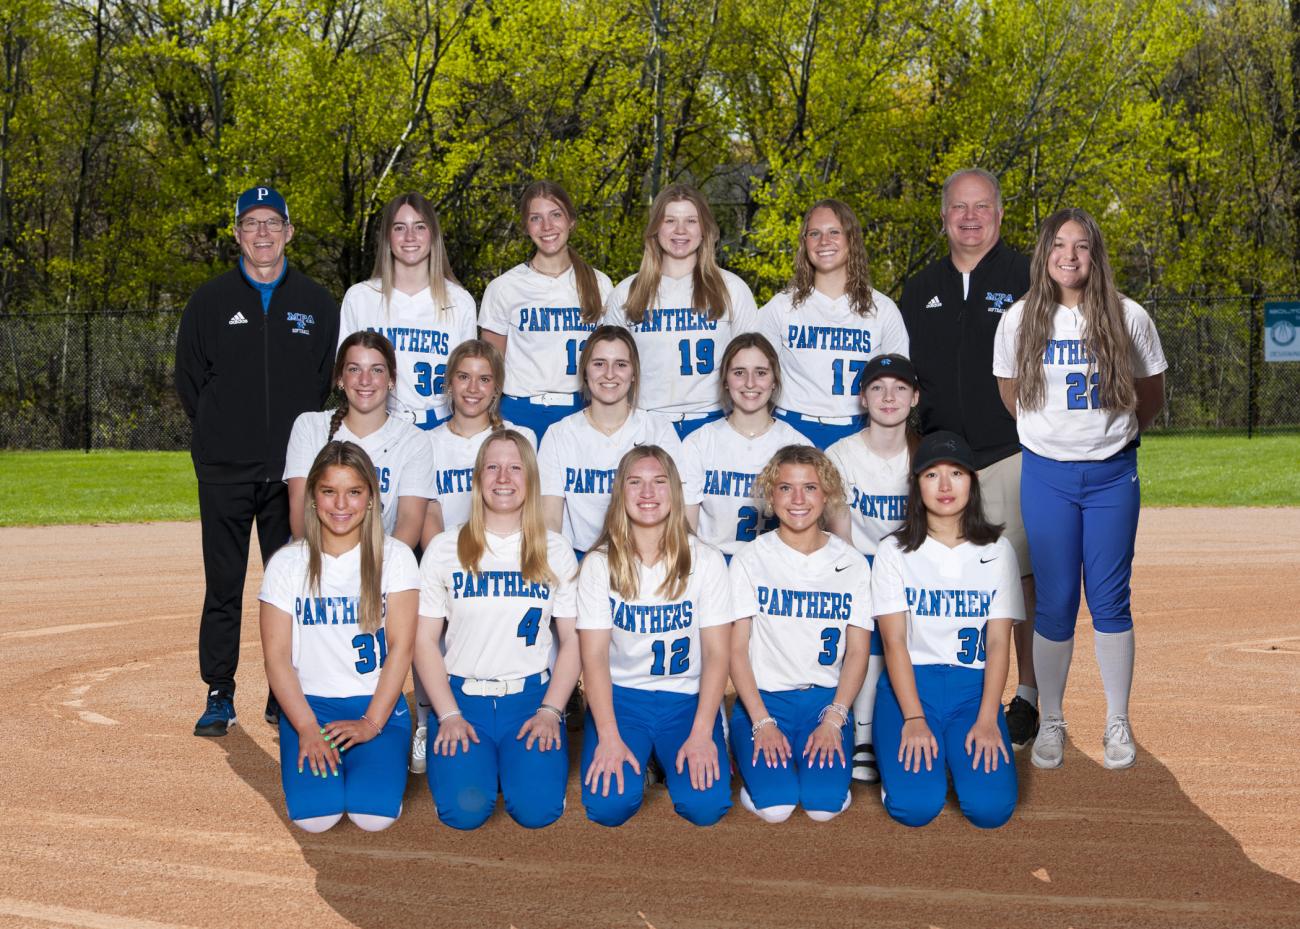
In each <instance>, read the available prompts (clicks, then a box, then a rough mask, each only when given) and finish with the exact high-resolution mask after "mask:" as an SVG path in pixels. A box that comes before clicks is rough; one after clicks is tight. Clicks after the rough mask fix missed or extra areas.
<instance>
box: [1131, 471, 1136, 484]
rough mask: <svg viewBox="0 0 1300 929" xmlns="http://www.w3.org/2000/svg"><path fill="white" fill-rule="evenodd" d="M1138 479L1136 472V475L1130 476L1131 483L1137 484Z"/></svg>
mask: <svg viewBox="0 0 1300 929" xmlns="http://www.w3.org/2000/svg"><path fill="white" fill-rule="evenodd" d="M1137 479H1138V476H1137V474H1136V473H1134V475H1133V476H1132V477H1131V478H1129V483H1130V484H1136V483H1137Z"/></svg>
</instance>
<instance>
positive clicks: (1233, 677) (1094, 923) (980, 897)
mask: <svg viewBox="0 0 1300 929" xmlns="http://www.w3.org/2000/svg"><path fill="white" fill-rule="evenodd" d="M260 576H261V572H260V569H258V568H257V567H256V566H253V569H252V570H250V576H249V583H248V587H247V596H246V611H245V620H244V642H243V649H242V661H241V667H240V674H239V680H240V688H239V692H238V694H237V697H236V706H237V709H238V713H239V725H238V726H237V727H236V728H235V729H233V730H232V732H231V734H230V735H228V736H226V737H225V738H222V739H198V738H195V737H194V736H193V735H192V734H191V731H192V728H193V725H194V720H195V719H196V718H197V716H198V714H199V712H200V710H201V709H202V705H203V698H204V689H203V685H202V683H201V681H200V680H199V677H198V668H197V652H196V641H197V628H198V620H197V617H198V611H199V606H200V603H201V600H202V593H203V584H202V570H201V560H200V555H199V527H198V524H197V523H170V524H167V523H164V524H153V525H128V526H85V527H55V528H39V529H4V530H0V578H2V579H3V585H4V589H5V590H8V591H9V593H8V594H7V595H6V598H5V599H4V601H3V602H0V757H3V759H4V762H3V769H2V770H3V781H4V811H3V816H2V818H0V849H2V850H3V864H2V865H0V927H18V926H22V927H48V926H68V927H87V929H171V927H201V929H207V927H212V929H216V927H251V929H269V927H312V929H330V927H336V926H355V927H363V929H381V927H382V929H406V927H424V926H430V927H451V929H455V927H467V929H475V927H494V929H508V927H515V929H585V927H602V929H603V927H627V929H646V927H652V929H688V927H689V929H696V927H698V929H715V927H716V929H722V927H734V929H760V927H790V929H813V927H828V929H844V927H859V926H861V927H868V926H871V927H877V926H879V927H891V926H907V927H921V929H925V927H941V929H962V927H998V929H1005V927H1020V926H1024V927H1061V929H1065V927H1074V929H1085V927H1111V926H1134V927H1143V929H1156V927H1170V929H1175V927H1176V929H1191V927H1207V929H1208V927H1215V929H1219V927H1268V929H1283V927H1292V926H1300V884H1298V883H1297V881H1300V773H1298V772H1300V712H1298V711H1297V695H1300V620H1298V619H1297V616H1298V614H1297V603H1298V602H1300V512H1298V511H1296V510H1281V509H1278V510H1262V509H1261V510H1246V509H1242V510H1221V509H1216V510H1210V509H1204V510H1201V509H1169V510H1155V509H1152V510H1148V511H1146V512H1144V513H1143V514H1142V525H1141V529H1140V531H1139V535H1138V554H1137V561H1136V570H1135V580H1134V589H1135V594H1134V606H1135V615H1136V617H1137V675H1136V683H1135V686H1134V700H1133V723H1134V731H1135V734H1136V737H1137V740H1138V742H1139V744H1140V750H1139V754H1138V763H1137V765H1136V766H1135V767H1134V768H1132V769H1130V770H1127V771H1107V770H1105V769H1104V768H1103V767H1102V766H1101V763H1100V759H1101V730H1102V724H1103V715H1104V712H1105V707H1104V700H1103V698H1102V693H1101V686H1100V683H1099V681H1098V678H1097V672H1096V662H1095V659H1094V658H1093V654H1092V641H1091V640H1092V634H1091V631H1090V627H1089V626H1088V624H1087V621H1086V619H1081V621H1080V627H1079V628H1080V631H1079V638H1078V644H1077V647H1076V650H1075V661H1074V668H1073V674H1072V676H1071V679H1070V686H1069V690H1068V693H1067V697H1066V711H1067V714H1066V715H1067V718H1068V720H1069V723H1070V730H1069V731H1070V744H1069V746H1068V748H1067V753H1066V762H1065V766H1064V768H1062V769H1060V770H1057V771H1038V770H1036V769H1034V768H1033V767H1032V766H1031V765H1030V764H1029V759H1028V757H1027V753H1024V755H1022V756H1021V757H1020V758H1019V759H1018V769H1019V773H1020V778H1021V782H1020V783H1021V794H1020V796H1021V800H1020V806H1019V808H1018V810H1017V812H1016V814H1015V816H1014V818H1013V819H1012V820H1011V822H1010V823H1009V824H1008V825H1007V826H1006V827H1004V828H1003V829H1000V830H998V831H995V832H981V831H979V830H977V829H975V828H973V827H971V826H970V825H969V824H968V823H967V822H966V821H965V820H964V819H963V818H962V816H961V815H960V812H959V811H958V810H957V809H956V807H955V806H954V805H953V804H952V803H950V805H949V806H948V808H947V809H946V810H945V811H944V812H943V814H942V815H941V816H940V817H939V819H938V820H936V821H935V822H934V823H933V824H931V825H930V826H928V827H926V828H924V829H919V830H913V829H908V828H906V827H903V826H900V825H897V824H895V823H893V822H892V821H891V820H889V818H888V817H887V816H886V815H885V813H884V812H883V810H882V808H881V804H880V797H879V791H878V790H871V789H864V788H861V787H855V788H854V792H853V805H852V807H851V808H850V809H849V810H848V811H847V812H845V813H844V814H843V815H842V816H841V817H839V818H838V819H837V820H835V821H833V822H831V823H829V824H817V823H813V822H811V821H809V820H808V819H807V818H805V817H803V816H802V815H801V814H798V813H796V814H795V816H794V817H793V818H792V819H791V820H790V821H789V822H787V823H784V824H781V825H766V824H764V823H762V822H759V821H758V820H757V819H756V818H755V817H753V816H751V815H749V814H747V813H745V812H744V811H742V810H740V809H739V808H738V807H737V808H735V809H733V811H732V812H731V813H730V814H729V815H728V816H727V817H726V818H725V819H724V820H723V821H722V822H721V823H719V824H718V825H717V826H714V827H712V828H709V829H698V828H695V827H693V826H690V825H688V824H686V823H685V822H684V821H682V820H680V819H678V818H677V817H676V816H675V815H674V814H673V812H672V807H671V804H670V803H669V800H668V796H667V794H666V792H665V791H664V790H663V789H662V788H653V789H652V790H651V791H650V794H649V797H648V800H647V803H646V806H645V807H644V808H643V809H642V811H641V812H640V813H639V814H638V815H637V816H636V817H635V818H634V819H633V820H632V821H631V822H629V823H628V824H627V825H625V826H623V827H622V828H619V829H614V830H610V829H604V828H602V827H599V826H596V825H594V824H592V823H589V822H588V821H587V820H586V819H585V817H584V816H583V812H582V806H581V803H580V802H579V794H578V789H577V787H578V780H577V775H576V769H575V770H574V771H573V772H571V775H570V789H569V798H568V811H567V812H566V814H565V816H564V817H563V818H562V819H561V820H560V821H559V822H558V823H556V824H555V825H554V826H552V827H550V828H548V829H545V830H541V831H538V832H529V831H526V830H524V829H521V828H519V827H518V826H516V825H515V824H514V823H513V822H511V821H510V820H509V818H508V817H506V816H505V814H504V813H503V812H500V811H498V813H497V814H496V815H495V816H494V817H493V819H492V820H491V821H489V823H488V824H487V825H486V826H485V827H484V828H482V829H480V830H478V831H477V832H473V833H459V832H455V831H453V830H451V829H448V828H446V827H444V826H441V825H439V823H438V821H437V816H436V814H435V812H434V809H433V804H432V802H431V800H430V798H429V794H428V789H427V786H426V784H425V783H424V781H423V779H422V778H415V777H412V778H411V781H410V783H409V785H408V788H407V794H406V806H405V810H404V812H403V814H402V817H401V819H400V820H399V822H398V823H397V824H396V825H395V826H394V827H393V828H392V829H390V830H389V831H387V832H385V833H380V834H376V835H371V834H366V833H363V832H361V831H360V830H358V829H357V828H355V827H353V826H352V825H351V824H349V823H347V822H344V823H343V824H341V825H340V826H338V827H336V828H335V829H334V830H332V831H331V832H328V833H325V834H323V835H319V836H313V835H307V834H305V833H302V832H300V831H297V830H295V829H294V828H293V827H291V826H290V825H289V823H288V822H287V821H286V819H285V813H284V803H283V797H282V795H281V792H280V784H279V772H278V760H277V744H276V743H277V736H276V731H275V730H274V729H273V728H272V727H270V726H268V725H266V723H264V722H263V721H262V718H261V709H262V703H263V701H264V700H265V698H266V684H265V676H264V674H263V671H262V667H261V653H260V648H259V644H258V636H257V612H256V609H255V602H256V593H257V587H258V583H259V581H260ZM1013 676H1014V675H1013Z"/></svg>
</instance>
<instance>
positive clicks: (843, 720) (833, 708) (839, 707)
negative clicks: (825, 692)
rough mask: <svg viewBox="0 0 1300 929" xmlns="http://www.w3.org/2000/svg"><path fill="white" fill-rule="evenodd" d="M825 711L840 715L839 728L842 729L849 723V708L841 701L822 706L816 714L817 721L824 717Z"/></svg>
mask: <svg viewBox="0 0 1300 929" xmlns="http://www.w3.org/2000/svg"><path fill="white" fill-rule="evenodd" d="M827 713H838V714H839V715H840V728H841V729H843V728H844V727H845V726H847V725H848V724H849V708H848V707H847V706H845V705H844V704H843V703H828V704H826V706H824V707H822V711H821V712H820V713H818V714H817V722H821V721H822V720H823V719H825V718H826V714H827Z"/></svg>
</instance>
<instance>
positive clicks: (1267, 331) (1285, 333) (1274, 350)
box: [1264, 303, 1300, 361]
mask: <svg viewBox="0 0 1300 929" xmlns="http://www.w3.org/2000/svg"><path fill="white" fill-rule="evenodd" d="M1264 360H1265V361H1300V303H1265V304H1264Z"/></svg>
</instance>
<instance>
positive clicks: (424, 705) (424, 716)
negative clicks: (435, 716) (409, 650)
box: [411, 668, 433, 727]
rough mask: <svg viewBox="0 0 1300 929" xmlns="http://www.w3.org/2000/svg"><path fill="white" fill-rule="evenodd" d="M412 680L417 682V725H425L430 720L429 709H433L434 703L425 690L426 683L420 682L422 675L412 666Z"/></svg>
mask: <svg viewBox="0 0 1300 929" xmlns="http://www.w3.org/2000/svg"><path fill="white" fill-rule="evenodd" d="M411 681H412V683H414V684H415V725H416V726H417V727H418V726H424V725H427V724H428V722H429V711H430V710H431V709H433V703H432V702H430V700H429V695H428V694H427V693H425V692H424V685H423V684H421V683H420V675H418V674H416V673H415V668H411Z"/></svg>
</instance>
